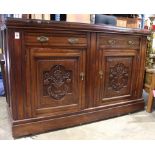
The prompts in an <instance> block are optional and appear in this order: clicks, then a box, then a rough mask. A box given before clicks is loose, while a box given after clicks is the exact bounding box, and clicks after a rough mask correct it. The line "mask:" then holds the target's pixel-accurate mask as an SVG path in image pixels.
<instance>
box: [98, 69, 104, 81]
mask: <svg viewBox="0 0 155 155" xmlns="http://www.w3.org/2000/svg"><path fill="white" fill-rule="evenodd" d="M99 75H100V79H102V78H103V71H102V70H100V71H99Z"/></svg>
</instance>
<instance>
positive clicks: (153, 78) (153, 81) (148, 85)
mask: <svg viewBox="0 0 155 155" xmlns="http://www.w3.org/2000/svg"><path fill="white" fill-rule="evenodd" d="M144 90H145V91H146V92H147V93H148V100H147V104H146V105H147V106H146V111H147V112H152V106H153V98H154V96H153V90H155V69H149V68H146V70H145V80H144Z"/></svg>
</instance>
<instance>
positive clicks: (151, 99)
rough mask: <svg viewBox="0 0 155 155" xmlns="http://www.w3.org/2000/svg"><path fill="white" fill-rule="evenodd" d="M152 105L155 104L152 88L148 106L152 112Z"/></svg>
mask: <svg viewBox="0 0 155 155" xmlns="http://www.w3.org/2000/svg"><path fill="white" fill-rule="evenodd" d="M152 105H153V92H152V90H150V92H149V96H148V100H147V107H146V111H147V112H152Z"/></svg>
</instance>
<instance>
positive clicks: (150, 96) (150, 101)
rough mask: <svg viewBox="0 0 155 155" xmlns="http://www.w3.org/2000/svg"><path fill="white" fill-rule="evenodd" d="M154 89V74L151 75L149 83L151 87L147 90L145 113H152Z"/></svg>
mask: <svg viewBox="0 0 155 155" xmlns="http://www.w3.org/2000/svg"><path fill="white" fill-rule="evenodd" d="M154 89H155V73H153V75H152V82H151V87H150V90H149V96H148V101H147V108H146V111H147V112H152V105H153V97H154V96H153V90H154Z"/></svg>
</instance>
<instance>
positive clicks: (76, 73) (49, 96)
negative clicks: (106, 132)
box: [27, 48, 85, 117]
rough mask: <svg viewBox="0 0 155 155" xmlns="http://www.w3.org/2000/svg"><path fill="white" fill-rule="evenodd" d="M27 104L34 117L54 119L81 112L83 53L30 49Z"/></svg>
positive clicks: (83, 83) (74, 50)
mask: <svg viewBox="0 0 155 155" xmlns="http://www.w3.org/2000/svg"><path fill="white" fill-rule="evenodd" d="M27 53H28V57H29V60H28V61H27V64H28V68H29V69H30V75H29V76H30V77H33V79H30V80H31V81H30V85H29V86H30V90H31V92H30V96H31V98H30V104H31V105H32V109H33V110H32V113H33V116H34V117H36V116H46V115H50V116H55V115H62V114H66V113H72V112H76V111H78V110H79V109H82V108H83V106H84V105H83V103H84V97H85V95H84V94H85V92H84V87H85V86H84V85H85V78H84V75H85V51H84V50H82V49H77V50H76V49H50V48H30V49H29V50H27Z"/></svg>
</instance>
